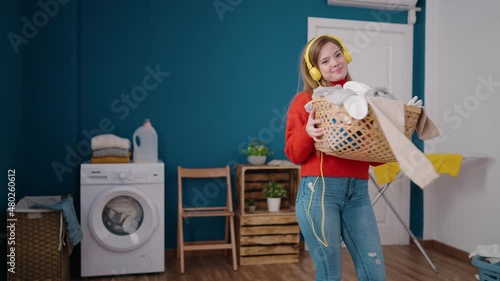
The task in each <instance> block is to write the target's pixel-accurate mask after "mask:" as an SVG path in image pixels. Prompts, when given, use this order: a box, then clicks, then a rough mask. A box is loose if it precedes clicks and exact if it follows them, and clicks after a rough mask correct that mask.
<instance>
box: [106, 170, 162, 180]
mask: <svg viewBox="0 0 500 281" xmlns="http://www.w3.org/2000/svg"><path fill="white" fill-rule="evenodd" d="M153 176H155V175H153V174H152V175H150V173H148V172H146V171H134V172H132V171H131V170H117V171H115V172H114V177H113V180H114V181H115V182H122V183H124V182H149V180H150V179H151V178H152V177H153Z"/></svg>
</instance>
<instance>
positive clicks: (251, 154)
mask: <svg viewBox="0 0 500 281" xmlns="http://www.w3.org/2000/svg"><path fill="white" fill-rule="evenodd" d="M242 152H243V153H244V154H246V155H247V156H248V157H247V160H248V163H250V164H252V165H263V164H265V163H266V159H267V156H269V155H271V154H272V152H271V150H270V149H269V147H267V146H266V143H265V142H260V143H259V142H258V141H257V140H254V141H252V142H251V143H249V144H248V146H247V148H245V149H242Z"/></svg>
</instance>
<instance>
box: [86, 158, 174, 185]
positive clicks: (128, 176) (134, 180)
mask: <svg viewBox="0 0 500 281" xmlns="http://www.w3.org/2000/svg"><path fill="white" fill-rule="evenodd" d="M162 182H164V165H163V163H155V164H116V165H111V164H102V165H101V164H82V169H81V177H80V183H81V184H82V185H100V184H112V183H117V184H141V183H162Z"/></svg>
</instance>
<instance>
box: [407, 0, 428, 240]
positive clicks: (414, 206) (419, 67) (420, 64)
mask: <svg viewBox="0 0 500 281" xmlns="http://www.w3.org/2000/svg"><path fill="white" fill-rule="evenodd" d="M417 6H418V7H421V8H422V11H421V12H419V13H417V22H416V23H415V28H414V33H413V41H414V44H413V46H414V47H413V95H416V96H418V97H419V99H421V100H422V101H423V104H424V106H425V92H424V90H425V85H424V81H425V0H420V1H419V2H418V3H417ZM413 143H415V145H416V146H417V147H418V148H419V149H420V150H423V149H424V142H423V141H422V140H420V139H418V137H417V135H416V134H414V135H413ZM410 194H411V202H410V230H411V231H412V232H413V234H415V235H416V236H417V237H419V238H423V235H424V192H423V190H422V189H421V188H420V187H418V186H417V185H416V184H414V183H413V182H412V183H411V193H410Z"/></svg>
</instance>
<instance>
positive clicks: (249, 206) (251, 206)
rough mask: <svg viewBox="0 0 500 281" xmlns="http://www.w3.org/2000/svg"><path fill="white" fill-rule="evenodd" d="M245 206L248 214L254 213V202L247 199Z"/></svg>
mask: <svg viewBox="0 0 500 281" xmlns="http://www.w3.org/2000/svg"><path fill="white" fill-rule="evenodd" d="M247 206H248V212H249V213H253V212H255V200H253V199H252V198H250V199H248V201H247Z"/></svg>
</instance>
